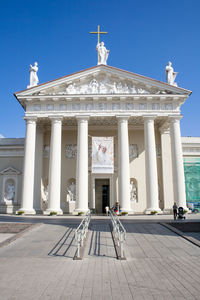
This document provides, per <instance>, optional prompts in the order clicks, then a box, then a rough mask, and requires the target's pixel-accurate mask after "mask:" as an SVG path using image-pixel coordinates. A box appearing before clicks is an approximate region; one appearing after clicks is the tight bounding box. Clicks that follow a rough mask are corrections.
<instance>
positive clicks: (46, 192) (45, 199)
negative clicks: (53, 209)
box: [41, 179, 49, 210]
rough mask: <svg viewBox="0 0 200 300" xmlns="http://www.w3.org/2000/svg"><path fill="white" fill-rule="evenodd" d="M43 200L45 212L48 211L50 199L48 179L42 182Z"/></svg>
mask: <svg viewBox="0 0 200 300" xmlns="http://www.w3.org/2000/svg"><path fill="white" fill-rule="evenodd" d="M41 198H42V206H43V210H45V209H47V206H48V198H49V185H48V179H45V180H44V182H43V181H42V184H41Z"/></svg>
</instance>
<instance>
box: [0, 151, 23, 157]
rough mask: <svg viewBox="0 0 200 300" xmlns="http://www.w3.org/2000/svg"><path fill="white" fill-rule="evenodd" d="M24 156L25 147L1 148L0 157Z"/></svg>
mask: <svg viewBox="0 0 200 300" xmlns="http://www.w3.org/2000/svg"><path fill="white" fill-rule="evenodd" d="M10 156H12V157H23V156H24V149H21V150H16V149H0V157H10Z"/></svg>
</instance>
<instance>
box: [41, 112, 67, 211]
mask: <svg viewBox="0 0 200 300" xmlns="http://www.w3.org/2000/svg"><path fill="white" fill-rule="evenodd" d="M61 136H62V118H61V117H58V116H55V117H52V118H51V142H50V158H49V194H48V209H47V210H46V211H45V212H44V214H49V213H50V212H56V213H57V214H60V215H61V214H62V213H63V212H62V210H61V208H60V190H61Z"/></svg>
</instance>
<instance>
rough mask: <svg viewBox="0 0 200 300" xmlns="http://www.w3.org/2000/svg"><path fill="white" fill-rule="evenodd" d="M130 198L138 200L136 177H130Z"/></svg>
mask: <svg viewBox="0 0 200 300" xmlns="http://www.w3.org/2000/svg"><path fill="white" fill-rule="evenodd" d="M130 200H131V202H134V203H136V202H138V196H137V180H136V179H135V178H131V179H130Z"/></svg>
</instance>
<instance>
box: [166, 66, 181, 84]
mask: <svg viewBox="0 0 200 300" xmlns="http://www.w3.org/2000/svg"><path fill="white" fill-rule="evenodd" d="M165 73H166V82H167V83H168V84H171V85H174V86H177V83H176V82H174V81H175V79H176V76H177V74H178V72H174V69H173V67H172V63H171V61H169V62H168V64H167V66H166V68H165Z"/></svg>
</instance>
